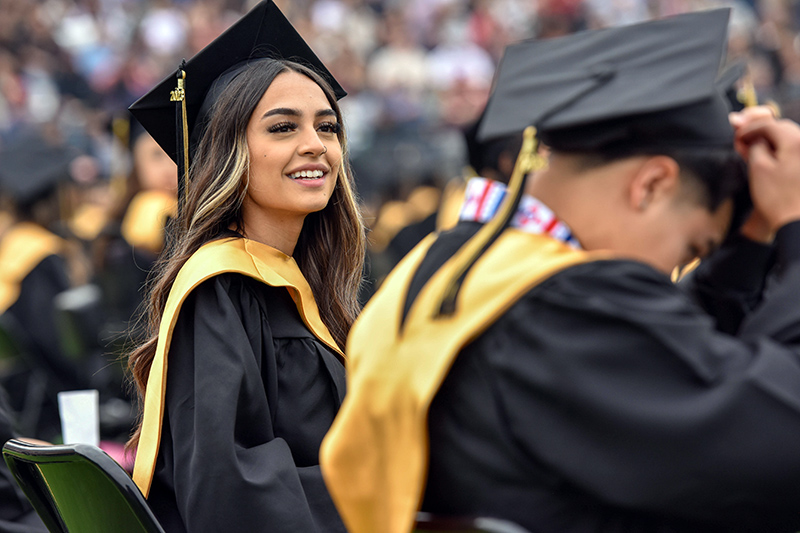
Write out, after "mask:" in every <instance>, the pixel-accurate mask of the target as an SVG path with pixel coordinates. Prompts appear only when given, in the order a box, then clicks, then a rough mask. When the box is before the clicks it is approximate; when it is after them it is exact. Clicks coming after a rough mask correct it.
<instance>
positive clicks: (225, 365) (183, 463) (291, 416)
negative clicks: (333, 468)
mask: <svg viewBox="0 0 800 533" xmlns="http://www.w3.org/2000/svg"><path fill="white" fill-rule="evenodd" d="M168 361H169V366H168V376H167V396H166V407H165V415H164V425H163V429H162V440H161V447H160V451H159V456H158V461H157V464H156V472H155V477H154V480H153V486H152V489H151V492H150V496H149V503H150V505H151V507H152V508H153V511H154V512H155V514H156V516H157V517H158V518H159V520H160V521H161V522H162V524H163V525H164V528H165V530H166V531H167V532H168V533H174V532H186V531H188V532H191V533H202V532H219V531H225V532H254V531H269V532H271V533H273V532H274V533H281V532H287V533H289V532H300V531H303V532H315V531H319V532H323V531H326V532H327V531H334V532H344V531H345V529H344V526H343V525H342V523H341V520H340V518H339V517H338V514H337V513H336V510H335V508H334V506H333V503H332V502H331V500H330V497H329V496H328V494H327V490H326V489H325V486H324V484H323V481H322V477H321V473H320V469H319V460H318V455H319V445H320V443H321V441H322V438H323V436H324V435H325V433H326V432H327V430H328V428H329V427H330V425H331V423H332V421H333V418H334V416H335V414H336V412H337V410H338V409H339V406H340V404H341V401H342V398H343V397H344V393H345V377H344V367H343V365H342V363H341V362H340V361H339V359H338V357H337V356H336V355H335V354H334V353H332V352H331V351H329V350H328V349H327V348H326V347H325V346H324V345H323V344H322V343H320V342H319V341H318V340H317V339H316V338H315V337H314V336H313V335H312V334H311V332H310V331H309V330H308V329H307V328H306V327H305V326H304V324H303V323H302V321H301V319H300V316H299V314H298V312H297V309H296V307H295V304H294V303H293V301H292V300H291V298H290V296H289V293H288V291H287V290H286V289H284V288H274V287H270V286H267V285H265V284H263V283H261V282H259V281H257V280H253V279H251V278H248V277H246V276H242V275H239V274H222V275H219V276H216V277H214V278H212V279H210V280H208V281H206V282H204V283H203V284H201V285H200V286H199V287H197V288H196V289H195V290H194V291H192V293H191V294H190V295H189V297H188V298H187V300H186V302H185V303H184V304H183V307H182V308H181V311H180V315H179V317H178V321H177V324H176V327H175V330H174V333H173V337H172V344H171V348H170V351H169V358H168Z"/></svg>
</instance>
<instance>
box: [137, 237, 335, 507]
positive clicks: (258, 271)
mask: <svg viewBox="0 0 800 533" xmlns="http://www.w3.org/2000/svg"><path fill="white" fill-rule="evenodd" d="M226 272H235V273H238V274H244V275H246V276H250V277H251V278H254V279H257V280H259V281H261V282H263V283H265V284H267V285H270V286H272V287H286V288H287V289H288V290H289V294H291V296H292V300H294V303H295V305H297V310H298V311H299V313H300V317H301V318H302V319H303V322H304V323H305V325H306V326H307V327H308V329H309V330H311V332H312V333H313V334H314V335H315V336H316V337H317V338H318V339H319V340H320V341H321V342H322V343H324V344H325V345H326V346H328V347H329V348H330V349H332V350H334V351H335V352H336V353H338V354H339V355H340V356H342V357H344V354H343V353H342V351H341V350H340V349H339V347H338V346H337V345H336V341H334V340H333V337H332V336H331V334H330V332H329V331H328V328H327V327H326V326H325V324H324V323H323V322H322V319H321V318H320V316H319V310H318V309H317V304H316V302H315V301H314V295H313V294H312V293H311V287H310V286H309V285H308V282H306V280H305V278H304V277H303V274H302V273H301V272H300V269H299V268H298V266H297V263H295V261H294V259H293V258H291V257H289V256H287V255H285V254H283V253H281V252H279V251H278V250H276V249H274V248H271V247H269V246H266V245H264V244H261V243H258V242H256V241H252V240H249V239H240V238H233V239H222V240H218V241H213V242H210V243H208V244H206V245H204V246H203V247H202V248H200V249H199V250H198V251H197V252H195V253H194V254H193V255H192V256H191V257H190V258H189V260H188V261H186V264H184V265H183V268H181V271H180V272H179V273H178V276H177V278H176V279H175V283H174V285H173V286H172V290H171V291H170V293H169V297H168V298H167V305H166V308H165V310H164V316H162V317H161V326H160V329H159V332H158V344H157V346H156V355H155V358H154V359H153V365H152V367H151V368H150V375H149V376H148V379H147V392H146V394H145V399H144V415H143V422H142V433H141V436H140V438H139V448H138V450H137V453H136V463H135V465H134V468H133V480H134V482H135V483H136V485H138V487H139V489H140V490H141V491H142V494H144V495H145V497H147V495H148V493H149V492H150V484H151V482H152V480H153V473H154V471H155V466H156V458H157V457H158V447H159V444H160V441H161V423H162V420H163V416H164V399H165V393H166V386H167V354H168V353H169V345H170V341H171V340H172V331H173V328H174V327H175V323H176V322H177V320H178V313H179V311H180V308H181V305H182V304H183V302H184V300H186V297H187V296H188V295H189V293H190V292H191V291H192V290H193V289H194V288H195V287H197V286H198V285H200V283H202V282H203V281H205V280H207V279H209V278H211V277H213V276H217V275H219V274H223V273H226Z"/></svg>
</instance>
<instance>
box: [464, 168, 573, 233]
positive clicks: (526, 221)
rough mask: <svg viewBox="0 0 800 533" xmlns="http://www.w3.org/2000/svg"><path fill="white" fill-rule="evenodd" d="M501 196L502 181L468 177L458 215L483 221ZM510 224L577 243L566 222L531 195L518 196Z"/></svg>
mask: <svg viewBox="0 0 800 533" xmlns="http://www.w3.org/2000/svg"><path fill="white" fill-rule="evenodd" d="M505 196H506V186H505V185H504V184H502V183H500V182H497V181H494V180H490V179H486V178H472V179H470V180H469V181H468V182H467V190H466V194H465V198H464V204H463V205H462V207H461V214H460V216H459V219H460V220H462V221H468V222H487V221H488V220H490V219H491V218H492V217H493V216H494V215H495V214H496V213H497V210H498V209H499V207H500V204H502V203H503V199H504V198H505ZM511 226H512V227H514V228H517V229H520V230H522V231H525V232H528V233H533V234H535V235H539V234H542V233H546V234H547V235H550V236H551V237H553V238H554V239H556V240H559V241H561V242H564V243H566V244H568V245H569V246H571V247H573V248H576V249H579V248H580V247H581V245H580V243H579V242H578V239H576V238H575V236H574V235H573V234H572V231H571V230H570V229H569V226H567V225H566V224H565V223H564V222H562V221H561V220H559V219H558V217H557V216H556V214H555V213H553V210H552V209H550V208H549V207H547V206H546V205H544V204H543V203H542V202H541V201H540V200H537V199H536V198H534V197H533V196H529V195H524V196H523V197H522V198H521V199H520V202H519V207H518V208H517V212H516V213H515V214H514V217H513V218H512V219H511Z"/></svg>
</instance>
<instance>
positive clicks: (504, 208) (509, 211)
mask: <svg viewBox="0 0 800 533" xmlns="http://www.w3.org/2000/svg"><path fill="white" fill-rule="evenodd" d="M546 166H547V159H545V158H544V157H543V156H542V155H541V154H540V153H539V141H538V139H537V138H536V128H535V127H533V126H528V127H527V128H525V131H524V132H523V133H522V147H521V148H520V151H519V155H518V156H517V161H516V163H515V165H514V171H513V172H512V174H511V180H510V181H509V183H508V189H507V191H508V192H507V193H506V198H505V200H504V201H503V204H502V205H501V206H500V209H499V210H498V212H497V214H496V215H495V216H494V218H492V219H491V220H490V221H489V222H487V223H486V224H485V225H484V226H483V227H482V228H481V229H480V230H479V231H478V233H476V234H475V236H474V237H472V238H471V239H470V240H469V241H467V243H466V244H465V245H464V253H463V254H461V253H459V255H461V256H462V257H466V260H464V261H463V263H462V264H461V265H460V266H459V267H458V268H457V269H456V275H455V276H454V277H453V278H452V279H451V280H450V282H449V283H448V284H447V287H446V288H445V291H444V294H443V295H442V300H441V302H442V303H441V306H440V308H439V311H438V313H439V314H443V315H449V314H452V313H454V312H455V307H456V299H457V298H458V291H459V289H460V288H461V284H462V282H463V280H464V278H465V277H466V275H467V272H468V271H469V269H470V268H471V267H472V265H473V264H475V262H476V261H477V260H478V258H480V256H481V255H482V254H483V253H484V252H485V251H486V249H487V248H488V247H489V246H490V245H491V244H492V243H493V242H494V240H495V239H496V238H497V236H498V235H499V234H500V233H501V232H502V231H503V230H504V229H505V227H506V225H507V224H508V221H509V220H511V217H512V216H513V215H514V211H515V210H516V208H517V204H518V200H519V198H520V196H522V192H523V187H524V185H525V177H526V176H527V175H528V174H530V173H531V172H534V171H537V170H541V169H543V168H545V167H546Z"/></svg>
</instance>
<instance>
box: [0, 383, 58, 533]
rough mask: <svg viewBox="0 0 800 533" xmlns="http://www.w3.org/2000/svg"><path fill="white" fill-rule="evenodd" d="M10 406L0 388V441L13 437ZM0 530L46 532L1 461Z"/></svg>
mask: <svg viewBox="0 0 800 533" xmlns="http://www.w3.org/2000/svg"><path fill="white" fill-rule="evenodd" d="M15 436H16V435H14V431H13V416H12V411H11V407H10V406H9V405H8V402H7V401H6V398H5V391H3V390H0V443H5V442H6V441H7V440H8V439H10V438H13V437H15ZM0 531H2V532H3V533H46V532H47V528H46V527H45V526H44V523H43V522H42V521H41V519H39V515H37V514H36V511H34V510H33V507H31V504H30V503H29V502H28V499H27V498H26V497H25V494H23V492H22V490H21V489H20V488H19V486H18V485H17V482H16V480H15V479H14V476H13V475H12V474H11V471H10V470H9V469H8V467H7V466H6V464H5V461H3V462H2V463H1V464H0Z"/></svg>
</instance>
